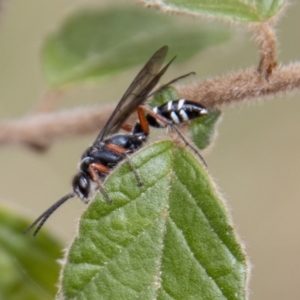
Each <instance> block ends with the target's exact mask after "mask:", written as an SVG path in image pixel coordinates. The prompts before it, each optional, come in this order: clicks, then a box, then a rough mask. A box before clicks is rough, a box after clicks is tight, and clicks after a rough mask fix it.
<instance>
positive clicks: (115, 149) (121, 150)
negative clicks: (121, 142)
mask: <svg viewBox="0 0 300 300" xmlns="http://www.w3.org/2000/svg"><path fill="white" fill-rule="evenodd" d="M105 148H107V149H109V150H111V151H113V152H115V153H117V154H119V155H122V154H125V153H126V152H127V150H126V149H125V148H123V147H121V146H118V145H115V144H106V145H105Z"/></svg>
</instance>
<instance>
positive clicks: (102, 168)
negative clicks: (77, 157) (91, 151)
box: [89, 163, 109, 181]
mask: <svg viewBox="0 0 300 300" xmlns="http://www.w3.org/2000/svg"><path fill="white" fill-rule="evenodd" d="M95 171H99V172H101V173H108V172H109V169H108V168H107V167H105V166H104V165H102V164H99V163H92V164H90V165H89V173H90V175H91V177H92V179H93V180H94V181H98V180H99V176H98V174H97V173H96V172H95Z"/></svg>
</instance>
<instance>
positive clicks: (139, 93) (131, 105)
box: [94, 46, 174, 144]
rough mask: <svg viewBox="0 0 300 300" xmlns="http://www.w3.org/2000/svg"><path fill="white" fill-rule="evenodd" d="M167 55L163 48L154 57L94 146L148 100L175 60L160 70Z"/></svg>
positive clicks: (131, 85) (166, 50)
mask: <svg viewBox="0 0 300 300" xmlns="http://www.w3.org/2000/svg"><path fill="white" fill-rule="evenodd" d="M167 53H168V46H163V47H162V48H160V49H159V50H157V51H156V52H155V53H154V54H153V55H152V57H151V58H150V59H149V60H148V62H147V63H146V64H145V66H144V67H143V68H142V69H141V71H140V72H139V73H138V75H137V76H136V77H135V78H134V80H133V82H132V83H131V84H130V86H129V88H128V89H127V91H126V92H125V94H124V95H123V97H122V99H121V100H120V101H119V103H118V105H117V106H116V108H115V110H114V111H113V113H112V114H111V116H110V118H109V119H108V121H107V123H106V124H105V126H104V127H103V129H102V130H101V131H100V133H99V135H98V136H97V138H96V140H95V142H94V144H97V143H98V142H100V141H102V140H103V139H104V138H105V136H107V135H109V134H112V133H115V132H117V131H118V130H119V129H120V127H121V126H122V124H123V123H124V122H125V120H126V119H127V118H128V117H129V116H130V115H131V114H132V113H133V112H134V110H135V109H136V108H137V107H138V106H139V105H140V104H142V103H143V102H144V101H145V100H146V98H147V95H148V94H149V93H150V92H151V90H152V89H153V88H154V87H155V85H156V84H157V83H158V81H159V79H160V78H161V76H162V75H163V74H164V73H165V72H166V70H167V68H168V67H169V65H170V64H171V62H172V61H173V60H174V58H173V59H172V60H171V61H170V62H169V63H168V64H167V65H166V66H165V67H164V68H163V69H162V70H160V68H161V66H162V64H163V62H164V59H165V57H166V55H167ZM159 70H160V71H159Z"/></svg>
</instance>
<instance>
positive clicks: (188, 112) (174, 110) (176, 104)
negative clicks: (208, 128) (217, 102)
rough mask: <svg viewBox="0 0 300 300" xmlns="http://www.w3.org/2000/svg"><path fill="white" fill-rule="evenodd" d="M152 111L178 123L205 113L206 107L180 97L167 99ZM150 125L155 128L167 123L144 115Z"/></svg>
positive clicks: (164, 125)
mask: <svg viewBox="0 0 300 300" xmlns="http://www.w3.org/2000/svg"><path fill="white" fill-rule="evenodd" d="M153 111H154V112H155V113H156V114H157V115H160V116H162V117H164V118H165V119H167V120H168V121H170V122H171V123H173V124H180V123H184V122H187V121H190V120H192V119H195V118H198V117H200V116H202V115H206V114H207V109H206V108H205V107H204V106H202V105H201V104H199V103H196V102H193V101H189V100H185V99H180V100H175V101H172V100H171V101H168V102H167V103H165V104H163V105H161V106H156V107H154V108H153ZM146 118H147V121H148V123H149V125H150V126H152V127H156V128H163V127H166V126H167V125H166V124H165V123H163V122H162V121H160V120H159V119H158V118H155V117H153V116H151V115H149V114H148V115H147V116H146Z"/></svg>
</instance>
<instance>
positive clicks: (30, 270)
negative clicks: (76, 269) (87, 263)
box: [0, 207, 61, 300]
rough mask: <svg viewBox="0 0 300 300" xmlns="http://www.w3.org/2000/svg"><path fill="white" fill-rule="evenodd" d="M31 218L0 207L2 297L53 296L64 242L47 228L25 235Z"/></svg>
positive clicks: (39, 297) (51, 297)
mask: <svg viewBox="0 0 300 300" xmlns="http://www.w3.org/2000/svg"><path fill="white" fill-rule="evenodd" d="M28 225H29V222H27V221H25V220H24V219H23V218H20V217H19V216H17V215H15V214H13V213H12V212H9V211H8V210H7V209H4V208H3V207H1V209H0V274H1V276H0V299H14V300H18V299H19V300H24V299H30V300H35V299H37V300H40V299H53V298H54V296H55V294H56V292H57V287H56V284H57V282H58V274H59V264H58V262H57V259H58V258H60V257H61V246H60V244H59V243H58V241H56V240H55V239H53V238H52V237H51V236H49V235H48V234H47V233H45V231H43V232H41V233H40V235H39V238H38V239H33V238H32V237H31V236H28V235H24V234H23V231H24V230H25V229H26V228H27V227H28Z"/></svg>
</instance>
